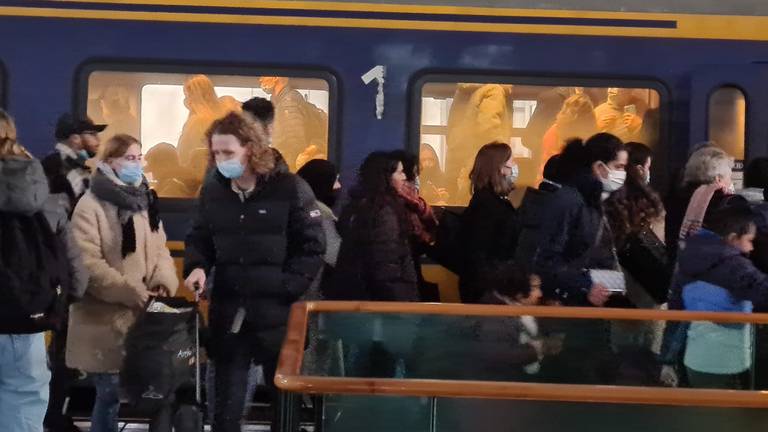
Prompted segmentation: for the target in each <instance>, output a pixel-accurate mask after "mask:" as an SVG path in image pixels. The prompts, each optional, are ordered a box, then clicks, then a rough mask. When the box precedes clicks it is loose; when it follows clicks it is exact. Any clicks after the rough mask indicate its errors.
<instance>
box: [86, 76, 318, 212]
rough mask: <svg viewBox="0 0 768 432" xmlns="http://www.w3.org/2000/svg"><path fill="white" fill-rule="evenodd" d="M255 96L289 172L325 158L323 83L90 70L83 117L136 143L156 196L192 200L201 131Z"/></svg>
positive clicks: (202, 150) (199, 169) (202, 157)
mask: <svg viewBox="0 0 768 432" xmlns="http://www.w3.org/2000/svg"><path fill="white" fill-rule="evenodd" d="M257 96H258V97H263V98H266V99H269V100H271V101H272V103H273V104H274V105H275V119H274V123H273V125H272V128H271V130H272V137H271V139H272V146H273V147H275V148H277V149H278V150H280V152H281V153H282V155H283V157H284V158H285V160H286V162H287V163H288V165H289V168H290V169H291V170H292V171H295V170H296V169H298V168H299V167H301V166H302V165H303V164H304V163H306V162H307V161H309V160H312V159H319V158H320V159H325V158H327V155H328V103H329V100H328V99H329V91H328V83H327V82H326V81H325V80H322V79H314V78H291V77H274V76H261V77H259V76H234V75H188V74H176V73H150V72H94V73H92V74H91V75H90V76H89V80H88V108H87V110H88V116H89V117H91V118H92V119H93V120H94V121H95V122H96V123H105V124H107V125H109V126H108V127H107V129H106V130H105V131H104V133H103V134H102V136H101V138H102V140H104V139H106V138H109V137H111V136H113V135H115V134H117V133H127V134H129V135H132V136H135V137H138V138H139V139H140V140H141V142H142V150H143V152H144V155H145V158H144V159H145V160H146V164H147V166H146V172H147V177H148V178H150V181H151V182H152V184H153V187H154V188H155V190H157V191H158V194H160V196H166V197H194V196H196V195H197V193H198V191H199V189H200V185H201V184H202V180H203V177H204V175H205V172H206V170H207V168H208V150H207V147H208V146H207V143H206V138H205V133H206V131H207V130H208V127H209V126H210V125H211V123H213V121H215V120H216V119H218V118H221V117H222V116H224V115H225V114H227V113H228V112H231V111H240V110H241V105H242V103H243V102H245V101H247V100H248V99H250V98H253V97H257Z"/></svg>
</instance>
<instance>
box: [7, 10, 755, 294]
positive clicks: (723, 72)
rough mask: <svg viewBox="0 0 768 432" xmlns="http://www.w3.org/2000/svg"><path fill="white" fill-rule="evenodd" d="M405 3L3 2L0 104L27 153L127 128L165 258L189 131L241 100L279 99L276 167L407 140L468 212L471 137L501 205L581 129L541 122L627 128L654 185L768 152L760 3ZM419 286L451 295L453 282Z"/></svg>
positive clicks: (191, 173)
mask: <svg viewBox="0 0 768 432" xmlns="http://www.w3.org/2000/svg"><path fill="white" fill-rule="evenodd" d="M414 3H417V2H411V3H408V2H405V1H402V2H398V0H393V1H392V4H384V3H365V4H363V3H353V2H335V3H329V2H317V1H302V2H298V1H261V2H246V1H235V0H231V1H211V0H209V1H206V0H138V1H117V0H114V1H109V0H82V1H70V0H59V1H43V0H6V1H4V2H3V3H2V5H1V6H0V22H2V25H0V39H1V40H3V41H4V43H3V44H0V65H2V67H1V68H0V76H1V77H2V79H1V80H0V83H2V86H0V89H1V90H2V97H1V98H0V101H1V102H2V103H4V104H5V106H6V107H7V108H9V109H10V110H11V111H12V112H13V113H14V114H15V116H16V118H17V121H18V125H19V128H20V131H21V134H22V137H21V138H22V141H23V142H24V143H25V144H26V145H27V146H28V147H29V148H30V150H31V151H32V152H33V153H35V154H36V155H38V156H43V155H44V154H46V153H47V152H49V151H50V150H51V149H52V147H53V145H54V140H53V124H54V122H55V119H56V117H57V116H58V115H59V114H60V113H62V112H65V111H68V110H73V111H75V112H78V113H81V114H87V115H89V116H90V117H91V118H92V119H94V120H95V121H96V122H97V123H107V124H109V125H110V126H109V128H108V129H107V130H106V131H105V132H104V135H105V136H104V137H103V138H106V137H108V136H110V135H112V134H114V133H118V132H124V133H130V134H132V135H135V136H137V137H138V138H139V139H140V140H141V142H142V143H143V146H144V149H143V150H144V154H145V155H146V159H147V160H148V162H147V163H148V167H147V168H148V172H149V175H150V177H151V179H152V181H153V184H154V185H155V187H156V188H157V189H158V191H159V192H160V194H161V196H163V201H162V205H163V213H164V220H165V224H166V229H167V230H168V232H169V237H170V245H171V248H172V250H173V252H174V255H175V256H176V257H177V259H178V261H179V263H180V261H181V257H182V255H183V239H184V234H185V232H186V230H187V228H188V226H189V223H190V221H191V217H192V214H193V207H194V197H195V195H196V194H197V192H198V189H199V185H200V181H201V179H202V174H203V173H204V171H205V167H206V165H207V160H208V155H207V152H206V151H205V149H204V147H205V145H204V140H203V138H202V134H203V131H204V130H205V128H206V127H207V125H208V124H210V122H211V121H212V119H213V118H215V117H216V116H218V115H221V113H223V112H226V111H227V110H231V109H237V105H238V102H242V101H243V100H246V99H248V98H250V97H252V96H263V97H267V98H271V99H272V100H273V102H274V103H275V104H276V105H277V109H278V110H277V111H278V115H277V119H276V124H275V131H274V141H273V144H274V146H275V147H277V148H278V149H280V150H281V151H282V152H283V153H284V154H286V156H287V159H288V162H289V164H290V165H291V166H292V167H293V168H296V167H297V166H299V165H301V164H302V163H303V162H305V161H306V160H308V159H311V158H317V157H324V158H329V159H330V160H333V161H334V162H336V163H337V164H338V165H339V166H340V167H341V169H342V172H343V180H344V183H346V184H347V185H350V183H351V182H352V181H353V178H354V170H355V168H356V166H357V165H358V164H359V163H360V161H361V160H362V158H363V157H364V156H365V155H366V154H367V153H369V152H371V151H373V150H377V149H396V148H404V147H405V148H408V149H411V150H413V151H418V152H420V156H421V158H422V162H423V165H424V166H425V167H426V168H425V170H424V173H423V175H422V183H423V184H426V185H427V187H429V189H428V190H427V189H425V194H428V195H429V196H428V198H429V199H430V201H431V202H432V203H433V204H438V205H449V206H459V207H460V206H463V205H466V203H467V201H468V197H469V196H468V193H467V191H466V180H465V179H466V173H467V168H468V164H471V162H472V158H473V156H474V152H475V151H476V150H477V148H479V146H480V145H482V144H484V143H485V142H488V141H489V140H501V141H505V142H509V143H510V144H511V145H512V146H513V148H514V153H515V156H516V158H517V161H518V163H519V164H520V166H521V177H520V182H519V183H520V187H519V188H518V191H517V195H518V196H517V197H516V199H519V198H520V195H521V194H522V193H523V192H524V190H525V187H526V186H535V185H536V184H537V182H538V180H539V179H540V178H541V168H542V165H543V163H544V162H545V160H546V157H547V156H548V155H549V154H551V153H552V152H557V151H558V150H559V148H558V147H559V146H560V143H561V142H562V139H563V138H565V136H560V135H564V134H573V135H586V134H587V133H588V132H589V131H588V130H585V129H583V128H581V129H579V128H578V127H576V128H570V129H569V128H566V127H562V128H560V127H558V126H557V125H556V123H558V121H559V122H561V123H567V122H568V121H569V119H570V120H574V119H577V118H582V116H587V117H588V116H589V115H590V114H592V115H594V114H598V116H599V113H601V112H603V113H605V112H608V113H611V112H614V113H616V114H617V115H618V116H619V117H622V116H623V114H633V115H634V116H635V117H636V119H635V120H634V123H633V124H632V128H631V130H630V128H628V127H625V128H623V129H622V127H621V124H616V125H614V127H616V128H618V129H616V132H617V133H620V134H622V135H624V136H623V138H625V139H628V140H629V139H631V140H636V141H637V140H639V141H644V142H646V143H648V144H650V145H651V146H653V147H654V149H655V152H656V158H655V164H654V167H653V175H652V178H653V182H654V184H655V186H656V187H657V188H659V189H660V190H665V189H666V188H667V187H668V186H669V184H670V183H671V182H672V181H673V180H674V173H675V172H676V169H678V168H679V167H680V165H681V164H682V163H683V161H684V159H685V157H686V154H687V151H688V149H689V148H690V147H691V146H692V145H694V143H696V142H699V141H703V140H706V139H713V140H715V141H717V142H718V143H719V144H720V145H721V146H723V147H724V148H725V149H726V150H728V151H729V152H730V153H731V154H732V155H734V156H735V157H736V158H737V159H739V160H744V159H748V158H750V157H755V156H758V155H764V154H766V146H768V128H766V127H765V120H766V110H767V109H768V103H767V102H768V84H767V83H768V80H767V79H765V78H766V75H767V74H768V72H767V70H768V69H767V68H768V66H766V64H765V61H766V60H768V43H766V41H768V30H766V29H767V28H768V25H766V24H768V4H767V3H765V2H762V1H759V0H739V1H731V2H727V3H724V2H719V1H717V0H707V1H695V0H689V1H686V2H681V1H675V2H672V1H669V0H646V1H644V2H637V1H629V0H617V1H614V2H612V3H611V5H604V4H603V2H601V1H598V0H592V1H582V0H559V1H558V2H547V4H548V5H549V6H548V7H547V8H543V7H539V6H538V2H525V1H522V0H512V1H504V2H502V1H494V0H486V1H483V2H473V1H469V0H464V1H448V0H443V1H441V0H434V1H430V2H418V3H419V4H414ZM425 3H429V4H425ZM555 3H556V4H557V8H553V6H552V5H553V4H555ZM297 94H298V95H299V96H300V97H299V98H297V97H296V95H297ZM290 95H292V97H288V96H290ZM286 100H290V101H292V103H291V104H287V102H285V101H286ZM566 101H568V102H566ZM577 102H578V103H577ZM289 105H290V106H289ZM585 107H586V108H585ZM595 120H596V121H597V120H599V119H598V118H597V116H596V117H595ZM571 123H578V122H575V121H572V122H571ZM297 125H301V126H297ZM605 127H606V128H609V127H608V126H605ZM560 129H563V130H560ZM587 129H588V128H587ZM297 135H299V136H300V137H299V138H297ZM426 274H427V277H428V279H431V280H434V281H436V282H439V283H440V286H441V299H442V300H443V301H457V300H458V295H457V292H456V276H455V275H453V274H451V273H449V272H447V271H445V270H444V269H441V268H439V267H437V266H434V265H430V266H427V269H426Z"/></svg>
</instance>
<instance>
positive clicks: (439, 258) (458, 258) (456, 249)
mask: <svg viewBox="0 0 768 432" xmlns="http://www.w3.org/2000/svg"><path fill="white" fill-rule="evenodd" d="M435 210H436V211H435V213H436V216H437V219H438V222H439V223H438V225H437V232H436V234H435V243H434V244H433V245H432V246H430V247H429V248H428V249H427V251H426V252H427V256H428V257H429V258H431V259H433V260H434V261H435V262H437V263H438V264H440V265H441V266H443V267H445V268H447V269H448V270H450V271H452V272H453V273H456V274H461V273H462V270H463V267H464V248H463V245H464V241H463V237H462V225H463V224H462V217H461V214H460V213H458V212H456V211H454V210H451V209H448V208H445V207H438V208H435Z"/></svg>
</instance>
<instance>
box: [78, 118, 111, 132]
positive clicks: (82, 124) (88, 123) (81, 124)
mask: <svg viewBox="0 0 768 432" xmlns="http://www.w3.org/2000/svg"><path fill="white" fill-rule="evenodd" d="M106 128H107V125H105V124H95V123H93V120H91V119H90V118H89V117H85V118H83V119H81V120H79V121H78V122H77V130H78V133H81V134H82V133H100V132H104V129H106Z"/></svg>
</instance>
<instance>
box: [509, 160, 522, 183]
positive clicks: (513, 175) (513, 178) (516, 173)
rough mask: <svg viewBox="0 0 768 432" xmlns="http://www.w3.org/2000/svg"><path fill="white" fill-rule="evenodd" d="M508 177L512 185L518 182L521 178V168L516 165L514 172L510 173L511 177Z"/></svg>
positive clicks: (513, 168)
mask: <svg viewBox="0 0 768 432" xmlns="http://www.w3.org/2000/svg"><path fill="white" fill-rule="evenodd" d="M506 177H507V181H508V182H509V183H510V184H515V182H516V181H517V179H518V177H520V167H518V166H517V164H515V165H514V166H513V167H512V170H511V171H510V173H509V175H508V176H506Z"/></svg>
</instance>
